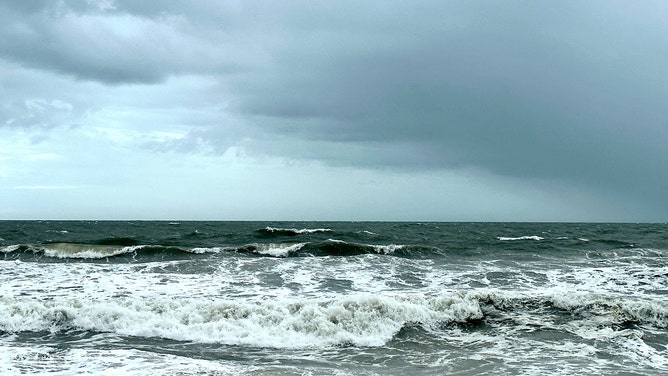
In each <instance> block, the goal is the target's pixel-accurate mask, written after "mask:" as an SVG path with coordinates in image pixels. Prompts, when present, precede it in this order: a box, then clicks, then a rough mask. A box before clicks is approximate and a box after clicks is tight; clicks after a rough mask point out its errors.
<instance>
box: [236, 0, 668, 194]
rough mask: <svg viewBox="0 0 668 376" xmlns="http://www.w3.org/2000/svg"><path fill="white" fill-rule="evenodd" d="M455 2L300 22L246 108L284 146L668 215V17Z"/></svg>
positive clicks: (251, 82) (643, 9)
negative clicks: (496, 178) (601, 194)
mask: <svg viewBox="0 0 668 376" xmlns="http://www.w3.org/2000/svg"><path fill="white" fill-rule="evenodd" d="M451 4H452V3H418V5H417V6H413V5H407V6H402V5H399V6H396V7H393V8H392V9H386V8H378V9H379V10H378V11H377V12H374V10H373V9H362V10H361V11H360V9H354V8H352V7H351V8H343V9H338V11H339V12H342V13H344V14H345V16H342V15H341V14H338V15H337V14H335V15H334V16H329V15H328V14H325V13H323V14H317V17H312V18H311V21H310V22H304V23H299V22H294V23H292V24H291V25H290V26H291V27H292V29H290V33H289V36H290V37H291V38H290V39H289V40H286V41H285V43H284V44H282V45H280V46H278V47H277V48H276V49H275V50H274V51H273V54H272V56H273V59H274V60H273V61H274V64H273V65H272V66H270V67H268V69H267V70H266V71H263V72H258V74H256V75H253V76H249V77H242V78H241V79H239V80H238V81H235V82H234V84H235V85H234V89H235V94H237V95H239V94H240V95H241V97H240V98H242V99H241V100H240V101H239V103H238V110H239V111H241V112H243V113H245V114H248V115H254V116H257V120H256V121H257V123H258V124H261V127H262V128H263V129H266V130H268V131H271V130H272V129H274V130H276V131H277V132H280V134H282V135H285V134H292V135H293V136H295V137H302V138H308V139H314V140H338V141H341V142H358V143H365V142H366V143H373V144H374V145H375V146H376V147H379V148H380V149H382V152H383V153H384V156H385V158H375V159H373V161H374V162H373V163H381V164H382V163H384V162H385V163H389V164H398V165H404V166H407V167H410V166H416V165H419V166H429V167H448V166H480V167H483V168H485V169H488V170H490V171H492V172H494V173H497V174H502V175H508V176H515V177H520V178H541V179H567V180H570V181H572V182H576V183H582V184H586V185H588V186H593V187H596V189H597V190H610V191H614V192H617V193H620V192H623V193H624V194H629V195H631V196H638V195H640V196H642V195H647V197H649V201H654V202H659V203H661V204H668V199H666V198H665V192H666V191H668V174H667V173H666V172H665V165H666V163H667V162H668V154H667V153H666V150H665V146H664V145H665V144H666V142H667V141H668V133H667V130H666V129H667V125H668V115H666V113H665V111H664V110H663V108H664V107H665V106H666V105H668V93H667V90H666V87H668V79H667V77H668V68H667V67H668V64H666V63H668V47H667V46H668V44H667V43H665V35H668V27H666V25H667V24H666V23H665V21H666V20H665V18H667V17H668V13H667V12H666V11H667V8H666V6H665V5H663V4H662V3H654V4H651V3H643V4H642V5H638V4H633V5H631V4H627V3H607V2H606V3H605V4H604V3H587V4H581V3H575V2H572V3H568V2H558V3H553V2H498V3H494V2H492V3H485V4H484V6H480V4H477V5H476V4H474V3H470V2H467V3H466V4H467V6H466V7H464V8H461V7H459V8H458V7H455V6H452V5H451ZM404 5H405V4H404ZM332 13H336V12H332ZM309 16H314V15H313V14H309ZM305 18H306V17H305ZM348 18H349V19H350V20H352V21H351V22H352V26H350V27H346V26H345V25H344V21H343V20H346V19H348ZM360 18H362V19H363V21H361V20H360ZM396 143H401V144H402V145H409V146H410V145H412V147H407V148H404V149H403V150H404V151H405V150H411V151H412V153H405V154H404V155H400V156H397V152H398V151H399V152H401V150H398V149H397V148H396ZM383 145H386V147H383ZM329 157H331V155H330V156H329ZM342 158H346V156H342ZM370 161H371V159H364V160H359V161H358V162H359V163H362V164H364V163H369V162H370Z"/></svg>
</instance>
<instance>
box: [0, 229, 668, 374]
mask: <svg viewBox="0 0 668 376" xmlns="http://www.w3.org/2000/svg"><path fill="white" fill-rule="evenodd" d="M667 256H668V225H666V224H554V223H550V224H522V223H516V224H503V223H500V224H499V223H489V224H486V223H370V222H353V223H348V222H333V223H324V222H301V223H295V222H285V223H280V222H278V223H277V222H272V223H266V222H180V223H176V222H171V223H170V222H79V221H71V222H70V221H68V222H53V221H52V222H43V221H5V222H0V259H3V260H4V261H0V284H1V286H2V290H1V291H2V293H1V294H0V374H3V375H5V374H10V375H11V374H43V373H49V374H55V375H58V374H60V375H71V374H82V373H91V374H93V373H94V374H105V373H106V374H135V375H145V374H146V375H148V374H152V375H155V374H165V375H195V374H211V375H217V374H222V375H227V374H230V375H237V374H241V375H248V374H250V375H256V374H257V375H259V374H279V375H302V374H306V375H329V374H337V375H376V374H378V375H381V374H382V375H385V374H406V373H408V374H425V375H426V374H433V375H442V374H462V375H469V374H482V373H491V374H527V375H533V374H546V375H547V374H549V375H559V374H561V375H571V374H607V375H611V374H619V375H622V374H623V375H633V374H637V375H648V374H652V375H656V374H668V347H667V346H668V258H667Z"/></svg>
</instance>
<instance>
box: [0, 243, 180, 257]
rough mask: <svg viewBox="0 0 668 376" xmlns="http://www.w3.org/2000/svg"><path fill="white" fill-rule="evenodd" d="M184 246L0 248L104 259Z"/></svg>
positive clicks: (53, 244) (65, 245)
mask: <svg viewBox="0 0 668 376" xmlns="http://www.w3.org/2000/svg"><path fill="white" fill-rule="evenodd" d="M182 251H186V249H184V248H179V247H168V246H158V245H133V246H114V245H100V244H77V243H48V244H43V245H30V244H17V245H11V246H7V247H4V248H0V253H4V254H6V255H7V254H10V253H32V254H41V255H44V256H46V257H53V258H58V259H104V258H109V257H117V256H122V255H128V254H133V255H137V254H138V253H140V252H144V253H160V252H182Z"/></svg>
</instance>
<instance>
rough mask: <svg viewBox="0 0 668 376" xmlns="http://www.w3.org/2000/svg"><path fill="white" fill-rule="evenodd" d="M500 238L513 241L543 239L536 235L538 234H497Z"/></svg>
mask: <svg viewBox="0 0 668 376" xmlns="http://www.w3.org/2000/svg"><path fill="white" fill-rule="evenodd" d="M496 238H497V239H498V240H501V241H513V240H543V238H542V237H540V236H536V235H527V236H519V237H514V238H513V237H505V236H497V237H496Z"/></svg>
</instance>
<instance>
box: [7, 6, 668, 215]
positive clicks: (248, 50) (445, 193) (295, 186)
mask: <svg viewBox="0 0 668 376" xmlns="http://www.w3.org/2000/svg"><path fill="white" fill-rule="evenodd" d="M667 109H668V2H666V1H663V0H657V1H614V0H606V1H586V2H583V1H512V0H504V1H471V0H467V1H415V0H411V1H384V0H383V1H359V0H356V1H329V0H328V1H217V0H206V1H205V0H202V1H167V0H165V1H136V0H115V1H114V0H100V1H96V0H73V1H52V0H43V1H41V0H32V1H31V0H24V1H13V0H4V1H0V218H2V219H24V218H29V219H220V220H226V219H230V220H233V219H243V220H279V219H286V220H302V219H303V220H418V221H426V220H444V221H473V220H475V221H668V168H667V167H668V110H667Z"/></svg>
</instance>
